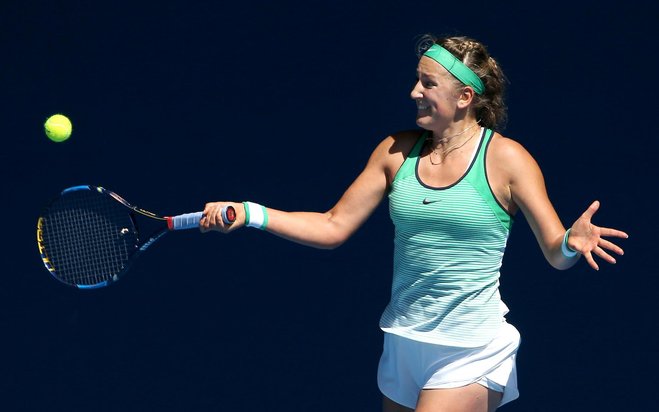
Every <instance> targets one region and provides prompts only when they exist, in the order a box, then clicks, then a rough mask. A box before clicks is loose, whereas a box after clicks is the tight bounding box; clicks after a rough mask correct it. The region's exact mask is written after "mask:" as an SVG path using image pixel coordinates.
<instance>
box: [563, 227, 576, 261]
mask: <svg viewBox="0 0 659 412" xmlns="http://www.w3.org/2000/svg"><path fill="white" fill-rule="evenodd" d="M570 230H572V228H570V229H568V230H566V231H565V236H563V243H561V252H563V256H565V257H566V258H573V257H575V256H576V255H578V254H579V253H578V252H577V251H576V250H573V249H572V248H571V247H570V246H568V244H567V238H568V236H570Z"/></svg>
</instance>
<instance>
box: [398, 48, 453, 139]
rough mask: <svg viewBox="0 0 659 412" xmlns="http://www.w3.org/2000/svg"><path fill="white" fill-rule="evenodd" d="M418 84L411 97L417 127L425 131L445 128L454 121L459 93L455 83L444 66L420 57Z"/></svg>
mask: <svg viewBox="0 0 659 412" xmlns="http://www.w3.org/2000/svg"><path fill="white" fill-rule="evenodd" d="M417 79H418V80H417V82H416V84H415V85H414V88H413V89H412V92H411V93H410V97H411V98H412V99H413V100H414V101H416V106H417V114H416V124H417V125H418V126H419V127H422V128H424V129H426V130H432V129H435V128H440V127H446V126H447V125H448V124H449V123H450V121H451V120H452V119H453V118H454V117H455V112H456V110H457V101H458V95H459V90H458V89H457V88H456V80H455V78H453V76H452V75H451V74H450V73H449V72H448V71H447V70H446V69H445V68H444V67H442V65H440V64H439V63H437V62H436V61H434V60H433V59H430V58H428V57H425V56H424V57H421V60H419V65H418V67H417Z"/></svg>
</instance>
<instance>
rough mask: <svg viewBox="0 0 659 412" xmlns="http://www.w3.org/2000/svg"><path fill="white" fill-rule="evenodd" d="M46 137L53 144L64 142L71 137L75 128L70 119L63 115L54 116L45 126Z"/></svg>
mask: <svg viewBox="0 0 659 412" xmlns="http://www.w3.org/2000/svg"><path fill="white" fill-rule="evenodd" d="M43 127H44V129H45V131H46V136H48V138H49V139H50V140H52V141H53V142H63V141H65V140H66V139H68V138H69V137H70V136H71V131H72V129H73V126H72V125H71V121H70V120H69V118H68V117H66V116H64V115H63V114H54V115H52V116H50V117H49V118H48V120H46V123H44V125H43Z"/></svg>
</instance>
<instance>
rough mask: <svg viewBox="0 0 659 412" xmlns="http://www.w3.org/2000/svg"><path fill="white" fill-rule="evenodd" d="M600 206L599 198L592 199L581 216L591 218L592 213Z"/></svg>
mask: <svg viewBox="0 0 659 412" xmlns="http://www.w3.org/2000/svg"><path fill="white" fill-rule="evenodd" d="M599 208H600V202H599V200H596V201H594V202H593V203H591V204H590V206H588V209H586V211H585V212H583V214H582V215H581V216H582V217H584V218H586V219H588V220H591V219H592V218H593V215H594V214H595V213H596V212H597V211H598V210H599Z"/></svg>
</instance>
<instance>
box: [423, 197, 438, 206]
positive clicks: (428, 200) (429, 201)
mask: <svg viewBox="0 0 659 412" xmlns="http://www.w3.org/2000/svg"><path fill="white" fill-rule="evenodd" d="M437 202H440V200H439V199H435V200H430V199H428V198H425V199H423V202H422V203H423V204H424V205H429V204H431V203H437Z"/></svg>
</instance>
